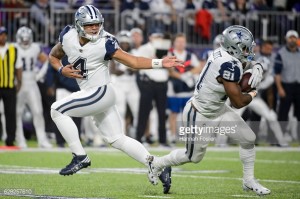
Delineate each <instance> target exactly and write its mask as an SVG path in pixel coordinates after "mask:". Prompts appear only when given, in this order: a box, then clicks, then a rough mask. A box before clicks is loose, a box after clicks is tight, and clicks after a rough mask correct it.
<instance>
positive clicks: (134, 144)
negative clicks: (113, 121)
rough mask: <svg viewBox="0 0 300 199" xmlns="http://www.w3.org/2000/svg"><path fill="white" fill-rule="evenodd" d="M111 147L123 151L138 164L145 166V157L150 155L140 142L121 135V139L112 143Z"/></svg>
mask: <svg viewBox="0 0 300 199" xmlns="http://www.w3.org/2000/svg"><path fill="white" fill-rule="evenodd" d="M111 146H112V147H114V148H116V149H119V150H121V151H123V152H124V153H126V154H127V155H129V156H130V157H132V158H133V159H135V160H137V161H138V162H140V163H142V164H144V165H147V157H148V156H149V155H150V153H149V152H148V151H147V149H146V148H145V147H144V146H143V145H142V144H141V143H140V142H138V141H136V140H135V139H132V138H130V137H128V136H126V135H123V136H122V137H121V138H119V139H118V140H116V141H115V142H113V143H112V144H111Z"/></svg>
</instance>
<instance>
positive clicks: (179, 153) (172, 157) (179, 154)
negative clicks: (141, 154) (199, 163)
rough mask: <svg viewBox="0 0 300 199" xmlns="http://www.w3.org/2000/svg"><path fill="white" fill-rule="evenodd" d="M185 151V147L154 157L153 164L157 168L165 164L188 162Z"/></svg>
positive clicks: (175, 164) (172, 164)
mask: <svg viewBox="0 0 300 199" xmlns="http://www.w3.org/2000/svg"><path fill="white" fill-rule="evenodd" d="M185 152H186V150H185V149H176V150H174V151H171V153H169V154H168V155H165V156H163V157H155V158H154V165H155V166H156V167H158V168H164V167H167V166H177V165H181V164H184V163H187V162H190V160H189V159H188V157H187V156H186V154H185Z"/></svg>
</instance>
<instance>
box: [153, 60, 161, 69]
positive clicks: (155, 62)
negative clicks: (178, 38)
mask: <svg viewBox="0 0 300 199" xmlns="http://www.w3.org/2000/svg"><path fill="white" fill-rule="evenodd" d="M162 67H163V65H162V59H152V68H162Z"/></svg>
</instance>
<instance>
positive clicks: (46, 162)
mask: <svg viewBox="0 0 300 199" xmlns="http://www.w3.org/2000/svg"><path fill="white" fill-rule="evenodd" d="M257 149H258V150H257V157H256V159H257V161H256V167H255V173H256V177H257V178H258V179H259V180H260V182H261V183H262V184H263V185H264V186H266V187H268V188H269V189H271V191H272V193H271V195H269V196H266V197H265V198H280V199H287V198H300V149H299V148H296V147H294V148H291V149H280V148H257ZM150 151H151V149H150ZM152 153H153V154H156V155H163V154H167V153H168V150H161V151H159V150H154V149H153V150H152ZM88 154H89V156H90V158H91V160H92V166H91V167H89V168H88V169H84V170H82V171H81V172H79V173H77V174H75V175H73V176H68V177H64V176H60V175H59V174H58V171H59V169H61V168H62V167H64V166H65V165H66V164H68V163H69V162H70V160H71V154H70V152H68V150H63V151H59V149H54V150H50V151H40V150H38V149H28V150H25V151H10V152H7V151H0V192H1V193H3V192H4V190H11V189H12V190H14V189H16V190H17V188H18V189H26V190H27V191H28V190H31V191H33V192H34V196H31V197H32V198H62V199H64V198H120V199H123V198H124V199H126V198H128V199H133V198H178V199H185V198H211V199H217V198H256V197H258V196H257V195H256V194H255V193H254V192H244V191H243V190H242V188H241V177H242V169H241V163H240V161H239V158H238V148H237V147H233V148H229V149H220V148H213V147H211V148H208V152H207V154H206V156H205V157H204V159H203V161H202V162H201V163H199V164H187V165H183V166H179V167H174V168H173V173H172V188H171V191H170V192H171V194H167V195H165V194H163V193H162V187H161V184H159V185H157V186H153V185H151V184H150V183H149V182H148V180H147V177H146V168H145V167H143V165H140V164H139V163H137V162H135V161H134V160H132V159H131V158H129V157H127V156H126V155H125V154H123V153H121V152H118V151H116V150H113V149H102V150H101V149H99V150H95V149H89V150H88ZM13 188H14V189H13ZM31 197H28V198H31ZM0 198H9V199H12V198H24V197H20V196H19V197H16V196H0ZM25 198H26V197H25Z"/></svg>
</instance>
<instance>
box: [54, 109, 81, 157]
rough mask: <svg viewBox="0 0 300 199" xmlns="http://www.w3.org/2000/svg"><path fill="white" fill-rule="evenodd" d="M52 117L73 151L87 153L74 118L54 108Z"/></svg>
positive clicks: (79, 153) (78, 153)
mask: <svg viewBox="0 0 300 199" xmlns="http://www.w3.org/2000/svg"><path fill="white" fill-rule="evenodd" d="M51 117H52V120H53V121H54V123H55V124H56V126H57V128H58V130H59V131H60V133H61V134H62V136H63V137H64V138H65V140H66V142H67V143H68V145H69V147H70V149H71V151H72V152H73V153H75V154H76V155H86V152H85V151H84V149H83V147H82V145H81V142H80V139H79V134H78V129H77V126H76V125H75V123H74V121H73V120H72V118H71V117H69V116H66V115H63V114H61V113H60V112H58V111H56V110H54V109H51Z"/></svg>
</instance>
